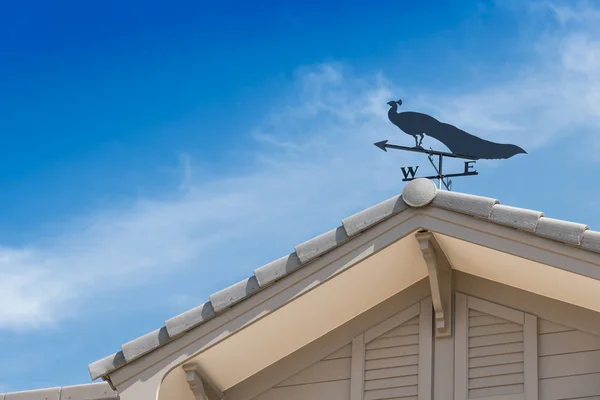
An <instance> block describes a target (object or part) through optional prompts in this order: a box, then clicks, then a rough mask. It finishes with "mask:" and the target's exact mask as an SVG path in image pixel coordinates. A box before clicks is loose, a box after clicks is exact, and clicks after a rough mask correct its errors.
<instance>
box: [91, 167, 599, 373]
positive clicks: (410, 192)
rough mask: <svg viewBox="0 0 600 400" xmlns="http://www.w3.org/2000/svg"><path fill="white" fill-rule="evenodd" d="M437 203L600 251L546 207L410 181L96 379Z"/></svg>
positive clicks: (583, 229)
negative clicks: (384, 225) (381, 226)
mask: <svg viewBox="0 0 600 400" xmlns="http://www.w3.org/2000/svg"><path fill="white" fill-rule="evenodd" d="M425 206H431V207H436V208H442V209H446V210H450V211H454V212H458V213H461V214H465V215H470V216H473V217H477V218H480V219H484V220H487V221H489V222H493V223H495V224H499V225H503V226H507V227H511V228H514V229H517V230H520V231H523V232H527V233H530V234H534V235H537V236H540V237H543V238H546V239H550V240H554V241H558V242H562V243H564V244H568V245H571V246H575V247H578V248H581V249H584V250H587V251H591V252H596V253H600V232H596V231H591V230H589V227H588V226H587V225H584V224H579V223H575V222H569V221H563V220H558V219H553V218H548V217H546V216H545V215H544V213H543V212H541V211H535V210H528V209H523V208H518V207H511V206H505V205H501V204H500V202H499V201H498V200H496V199H493V198H489V197H483V196H477V195H472V194H466V193H460V192H450V191H445V190H440V189H437V188H436V186H435V184H434V183H433V182H431V181H430V180H428V179H425V178H418V179H415V180H413V181H411V182H409V183H408V184H407V185H406V186H405V187H404V190H403V192H402V194H401V195H397V196H394V197H391V198H389V199H387V200H385V201H383V202H381V203H379V204H376V205H374V206H372V207H369V208H367V209H365V210H363V211H360V212H358V213H356V214H354V215H351V216H349V217H347V218H344V219H343V220H342V224H341V225H340V226H338V227H337V228H335V229H332V230H330V231H328V232H325V233H323V234H321V235H319V236H317V237H314V238H312V239H310V240H307V241H306V242H304V243H301V244H299V245H297V246H296V247H295V249H294V252H292V253H290V254H288V255H286V256H284V257H281V258H279V259H277V260H275V261H272V262H270V263H268V264H266V265H263V266H261V267H259V268H257V269H255V270H254V273H253V275H252V276H251V277H249V278H246V279H244V280H242V281H240V282H238V283H235V284H233V285H231V286H229V287H227V288H225V289H222V290H220V291H218V292H216V293H213V294H212V295H210V296H209V301H208V302H206V303H204V304H201V305H199V306H197V307H195V308H193V309H191V310H188V311H186V312H184V313H182V314H179V315H177V316H175V317H173V318H171V319H169V320H167V321H166V322H165V324H164V326H163V327H161V328H159V329H157V330H155V331H153V332H150V333H148V334H146V335H143V336H141V337H138V338H137V339H134V340H131V341H129V342H127V343H125V344H123V345H122V346H121V351H119V352H117V353H114V354H111V355H110V356H108V357H105V358H103V359H101V360H98V361H96V362H93V363H91V364H90V365H89V366H88V369H89V372H90V376H91V378H92V380H95V379H97V378H99V377H101V376H104V375H107V374H108V373H110V372H112V371H114V370H115V369H117V368H120V367H121V366H123V365H125V364H127V363H129V362H131V361H133V360H135V359H137V358H139V357H141V356H143V355H145V354H147V353H149V352H151V351H152V350H154V349H156V348H157V347H160V346H162V345H164V344H166V343H168V342H170V341H171V340H173V339H174V338H176V337H178V336H180V335H182V334H184V333H185V332H187V331H189V330H191V329H193V328H195V327H197V326H198V325H200V324H202V323H204V322H205V321H208V320H210V319H212V318H213V317H215V316H216V315H218V314H220V313H222V312H224V311H225V310H227V309H228V308H230V307H232V306H234V305H235V304H237V303H239V302H240V301H242V300H244V299H246V298H248V297H249V296H251V295H252V294H254V293H256V292H257V291H259V290H261V289H263V288H264V287H266V286H269V285H270V284H272V283H273V282H275V281H277V280H279V279H281V278H282V277H284V276H286V275H288V274H289V273H291V272H293V271H295V270H297V269H298V268H301V267H303V266H305V265H306V264H308V263H310V262H311V261H313V260H315V259H316V258H318V257H320V256H322V255H324V254H325V253H327V252H329V251H331V250H333V249H335V248H337V247H339V246H341V245H342V244H344V243H346V242H347V241H349V240H351V239H352V238H353V237H355V236H356V235H358V234H360V233H361V232H363V231H365V230H367V229H369V228H371V227H373V226H374V225H376V224H378V223H380V222H382V221H384V220H386V219H388V218H390V217H392V216H394V215H396V214H398V213H401V212H402V211H404V210H406V209H408V208H419V207H425Z"/></svg>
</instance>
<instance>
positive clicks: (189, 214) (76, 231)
mask: <svg viewBox="0 0 600 400" xmlns="http://www.w3.org/2000/svg"><path fill="white" fill-rule="evenodd" d="M561 7H563V6H561ZM577 7H579V8H577ZM577 7H576V8H566V9H565V8H557V7H556V6H555V7H554V8H552V10H554V11H553V13H554V14H555V18H557V19H558V21H559V22H560V24H562V25H561V27H560V28H557V30H556V32H557V33H555V34H547V33H545V34H543V35H542V34H541V35H540V37H539V38H538V40H537V41H536V42H535V43H531V49H532V51H535V52H537V53H536V56H537V57H536V59H537V61H536V62H535V64H534V65H531V64H527V65H521V66H519V67H517V68H516V69H515V73H514V76H511V77H508V78H506V79H504V80H501V81H500V82H499V83H496V84H493V85H490V86H487V87H484V88H476V89H474V90H471V91H469V92H464V91H457V90H454V89H453V88H452V87H449V88H448V91H447V92H445V93H427V92H425V94H423V95H422V96H421V97H419V98H417V99H415V101H414V102H412V103H411V104H406V105H405V106H406V107H407V109H408V108H410V109H419V110H424V111H431V112H432V113H433V114H434V115H436V116H437V117H438V118H440V119H443V120H447V121H451V122H452V123H455V124H456V125H459V126H461V127H463V128H465V129H467V130H471V131H473V133H475V134H477V135H481V136H484V137H486V138H490V139H493V140H498V141H507V142H509V141H510V142H515V143H518V144H521V145H523V147H525V148H526V149H528V150H529V149H531V148H536V147H540V146H543V145H545V144H547V143H549V142H551V141H552V140H555V139H557V138H559V137H563V136H565V135H572V134H574V133H577V132H591V131H593V129H595V128H598V126H599V125H600V111H599V109H598V108H597V107H596V106H597V104H599V102H598V100H600V98H599V97H600V69H598V68H597V67H598V65H599V64H600V41H598V40H597V39H596V38H597V37H598V36H597V35H596V33H597V28H596V26H597V25H598V24H597V22H599V21H600V16H599V17H598V19H597V20H595V22H594V23H591V22H587V18H590V17H589V15H600V13H599V11H598V9H595V8H592V7H591V5H590V4H586V3H581V4H580V5H578V6H577ZM582 7H587V8H582ZM581 10H584V11H585V12H584V11H581ZM586 10H591V12H592V14H587V11H586ZM534 12H539V11H534ZM581 13H583V14H581ZM593 13H596V14H593ZM584 14H585V18H586V21H584V22H577V21H579V19H581V18H583V17H581V16H580V15H584ZM497 82H498V81H497ZM410 88H411V87H409V86H407V87H406V88H400V87H397V86H395V84H394V83H392V82H391V81H390V80H389V79H387V78H386V77H385V76H383V75H381V74H378V73H373V74H371V75H370V76H358V75H357V74H355V73H354V72H353V71H352V70H351V69H350V68H349V67H348V66H344V65H336V64H326V65H319V66H311V67H306V68H303V69H300V70H299V71H298V74H297V76H296V79H295V81H294V84H293V87H292V88H291V90H290V92H291V93H294V95H293V96H291V97H289V99H288V101H287V102H286V103H285V104H284V105H282V106H281V107H280V108H278V109H277V110H274V112H273V113H272V114H271V115H269V116H267V117H266V118H265V122H264V123H263V124H261V125H260V126H257V127H255V128H254V129H252V131H251V132H249V135H252V136H253V137H254V138H255V139H256V151H255V152H254V153H253V162H254V164H253V168H252V169H251V171H250V172H244V173H240V174H238V175H237V176H225V177H219V179H214V180H207V179H198V178H196V177H197V176H201V174H195V173H194V172H195V171H194V163H193V160H192V159H191V158H190V157H189V156H182V159H181V160H182V161H181V168H182V171H183V172H182V174H181V182H180V186H179V187H178V188H177V190H174V191H172V192H171V193H167V194H165V195H164V196H162V197H161V198H140V199H138V200H137V201H135V202H133V203H131V204H129V205H127V206H121V207H120V208H116V209H109V210H98V211H96V212H95V213H92V214H91V215H87V216H82V217H81V218H80V219H79V220H77V221H74V222H71V223H68V224H64V225H62V226H61V230H60V233H57V234H56V235H54V237H51V238H49V239H44V240H39V241H37V242H33V243H29V244H27V245H25V246H23V247H21V248H15V247H0V328H3V329H33V328H39V327H42V326H48V325H51V324H54V323H57V322H60V321H61V320H63V319H64V318H69V317H72V316H73V315H74V314H77V313H78V312H80V311H81V308H82V307H83V306H84V305H85V304H86V301H89V300H90V299H91V298H92V297H95V296H98V295H101V294H102V293H103V292H104V291H107V290H119V288H120V286H119V285H127V287H128V289H131V285H132V284H135V285H142V284H143V283H144V280H143V279H139V277H140V276H145V277H148V278H146V279H157V276H160V274H165V273H169V272H166V271H170V272H171V273H172V272H173V271H176V270H183V269H186V268H192V267H193V268H195V269H207V268H209V267H210V266H209V265H208V263H207V261H206V260H205V259H204V258H203V256H204V254H205V253H206V252H207V251H209V250H210V251H212V252H219V251H221V252H223V253H227V252H229V250H228V246H235V243H237V242H238V241H250V242H252V243H255V244H256V246H264V243H265V240H269V238H273V237H280V238H286V240H287V239H289V240H290V245H292V244H294V243H295V242H292V241H291V240H297V239H302V240H304V239H308V238H309V237H310V236H311V235H312V234H316V233H319V232H315V231H314V229H315V227H321V226H323V225H324V221H325V222H327V223H329V222H331V223H334V221H335V220H339V219H340V218H342V217H344V216H346V215H348V214H350V213H353V212H355V211H357V210H358V209H357V207H362V206H367V205H370V204H371V203H373V202H375V201H379V200H382V199H384V198H385V196H387V195H391V193H392V192H395V191H397V186H398V182H395V181H392V180H390V179H389V174H387V172H389V171H393V170H396V168H397V164H394V163H395V162H396V161H397V160H396V159H394V157H392V156H389V155H387V156H386V154H385V153H383V152H381V151H378V150H377V149H375V148H374V147H373V146H372V143H373V142H375V141H378V140H382V139H386V138H388V137H393V135H397V131H396V129H395V128H394V127H393V126H391V125H390V124H389V123H388V122H387V119H386V111H387V106H386V105H385V104H386V102H387V101H389V100H390V99H395V98H396V97H399V96H400V97H401V96H402V95H403V93H404V90H405V89H410ZM420 92H423V90H420ZM403 107H404V106H403ZM388 134H389V135H388ZM588 137H593V138H594V140H596V141H597V142H596V143H599V146H600V139H598V135H595V136H588ZM429 144H432V143H431V142H429ZM411 160H412V159H411V158H410V156H408V157H404V158H403V161H404V162H406V163H407V165H408V164H409V163H410V162H411ZM201 161H202V160H201ZM332 210H335V215H333V216H332ZM328 226H329V227H330V226H331V225H328ZM290 227H293V228H290ZM292 231H293V232H292ZM291 232H292V233H291ZM282 240H283V239H282ZM141 272H143V273H141ZM132 277H136V279H135V283H131V282H132ZM98 282H111V285H110V289H109V288H108V287H107V286H108V285H102V284H98ZM125 282H129V283H125ZM121 287H123V286H121ZM182 296H183V295H182ZM178 299H179V300H178V301H187V300H186V297H185V296H183V297H179V298H178ZM73 300H77V301H73ZM73 304H76V306H73ZM77 307H79V308H77Z"/></svg>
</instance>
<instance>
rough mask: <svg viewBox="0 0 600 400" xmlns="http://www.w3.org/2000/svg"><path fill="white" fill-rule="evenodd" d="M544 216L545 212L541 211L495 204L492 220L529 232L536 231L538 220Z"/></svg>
mask: <svg viewBox="0 0 600 400" xmlns="http://www.w3.org/2000/svg"><path fill="white" fill-rule="evenodd" d="M543 216H544V213H542V212H540V211H533V210H526V209H523V208H516V207H510V206H504V205H501V204H495V205H494V206H493V207H492V214H491V215H490V220H491V221H493V222H495V223H497V224H501V225H506V226H510V227H512V228H517V229H521V230H524V231H528V232H535V228H536V227H537V224H538V220H539V219H540V217H543Z"/></svg>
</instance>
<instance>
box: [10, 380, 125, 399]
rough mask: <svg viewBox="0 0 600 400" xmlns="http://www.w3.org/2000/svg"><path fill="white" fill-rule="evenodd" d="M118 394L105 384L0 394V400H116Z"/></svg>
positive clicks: (98, 383)
mask: <svg viewBox="0 0 600 400" xmlns="http://www.w3.org/2000/svg"><path fill="white" fill-rule="evenodd" d="M118 398H119V394H118V393H117V392H116V391H114V390H113V389H112V388H111V387H110V385H109V384H108V383H107V382H97V383H86V384H83V385H74V386H63V387H54V388H46V389H38V390H25V391H22V392H13V393H0V400H38V399H39V400H116V399H118Z"/></svg>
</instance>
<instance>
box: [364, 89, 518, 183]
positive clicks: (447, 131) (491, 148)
mask: <svg viewBox="0 0 600 400" xmlns="http://www.w3.org/2000/svg"><path fill="white" fill-rule="evenodd" d="M387 104H388V105H389V106H390V109H389V110H388V118H389V119H390V121H391V122H392V123H393V124H394V125H396V126H397V127H398V128H400V130H401V131H402V132H404V133H406V134H407V135H410V136H412V137H413V138H414V139H415V147H406V146H398V145H395V144H388V141H387V140H383V141H381V142H377V143H375V146H377V147H379V148H380V149H381V150H383V151H386V152H387V149H396V150H405V151H412V152H416V153H425V154H427V155H428V157H429V162H430V163H431V165H432V166H433V169H434V170H435V172H436V175H433V176H426V177H424V178H427V179H437V180H438V182H439V183H438V184H439V188H440V189H441V188H442V184H443V185H444V186H445V187H446V189H447V190H450V189H451V187H452V181H451V180H450V178H453V177H457V176H473V175H478V174H479V173H478V172H477V171H475V169H474V164H475V162H476V161H477V160H494V159H496V160H497V159H507V158H510V157H512V156H514V155H517V154H527V152H526V151H525V150H523V149H522V148H520V147H519V146H515V145H514V144H502V143H494V142H490V141H488V140H484V139H481V138H478V137H477V136H474V135H471V134H470V133H467V132H465V131H463V130H461V129H459V128H457V127H455V126H454V125H450V124H446V123H444V122H440V121H438V120H437V119H435V118H433V117H432V116H429V115H427V114H423V113H418V112H412V111H405V112H398V106H401V105H402V100H398V101H390V102H388V103H387ZM425 135H427V136H429V137H432V138H434V139H437V140H438V141H440V142H442V143H443V144H444V145H445V146H446V147H448V148H449V149H450V153H449V152H445V151H437V150H433V149H431V148H429V150H427V149H424V148H423V147H421V143H422V142H423V137H424V136H425ZM433 156H438V163H437V166H436V165H435V163H434V162H433ZM444 157H449V158H457V159H462V160H467V161H465V162H464V163H465V169H464V171H463V172H460V173H454V174H444V172H443V170H442V168H443V163H442V160H443V158H444ZM401 169H402V174H403V175H404V179H402V181H403V182H407V181H412V180H414V179H417V178H416V177H415V175H416V174H417V170H418V169H419V166H418V165H417V166H416V167H412V166H411V167H401Z"/></svg>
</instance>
